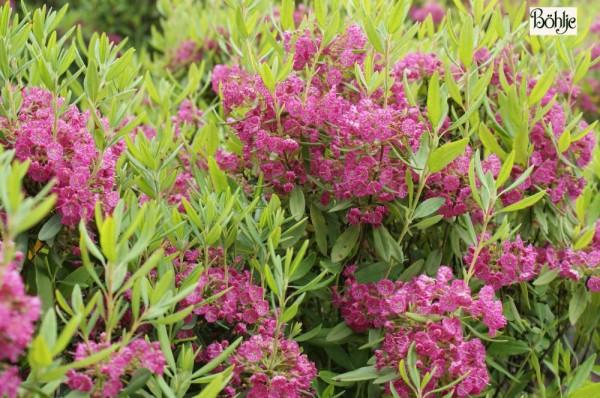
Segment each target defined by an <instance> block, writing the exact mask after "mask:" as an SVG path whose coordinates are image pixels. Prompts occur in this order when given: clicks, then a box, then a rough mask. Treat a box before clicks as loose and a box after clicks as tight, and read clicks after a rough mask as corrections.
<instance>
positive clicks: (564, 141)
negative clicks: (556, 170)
mask: <svg viewBox="0 0 600 398" xmlns="http://www.w3.org/2000/svg"><path fill="white" fill-rule="evenodd" d="M569 146H571V132H570V131H569V130H566V131H564V132H563V133H562V134H561V136H560V138H559V139H558V151H559V152H560V153H564V152H566V151H567V149H569Z"/></svg>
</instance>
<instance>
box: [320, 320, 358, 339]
mask: <svg viewBox="0 0 600 398" xmlns="http://www.w3.org/2000/svg"><path fill="white" fill-rule="evenodd" d="M352 334H354V331H353V330H352V329H350V328H349V327H348V326H347V325H346V324H345V323H344V322H341V323H338V324H337V325H336V326H335V327H334V328H333V329H331V330H330V331H329V333H327V336H326V337H325V341H327V342H328V343H334V342H338V341H342V340H344V339H345V338H347V337H350V336H352Z"/></svg>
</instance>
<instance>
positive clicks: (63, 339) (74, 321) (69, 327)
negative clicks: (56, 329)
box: [51, 313, 81, 357]
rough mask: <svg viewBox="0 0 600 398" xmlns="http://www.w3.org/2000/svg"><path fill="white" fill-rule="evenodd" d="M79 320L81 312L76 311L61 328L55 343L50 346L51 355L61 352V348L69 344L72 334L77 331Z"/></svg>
mask: <svg viewBox="0 0 600 398" xmlns="http://www.w3.org/2000/svg"><path fill="white" fill-rule="evenodd" d="M80 322H81V314H80V313H77V314H76V315H75V316H73V317H72V318H71V319H70V320H69V322H68V323H67V324H66V325H65V326H64V327H63V328H62V330H61V332H60V335H59V336H58V339H57V340H56V343H54V345H53V346H52V347H51V348H52V351H51V355H52V356H53V357H55V356H57V355H58V354H60V353H62V352H63V350H64V349H65V348H66V347H67V346H68V345H69V343H70V342H71V340H72V339H73V335H74V334H75V332H77V328H78V327H79V323H80Z"/></svg>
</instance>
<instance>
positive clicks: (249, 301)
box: [166, 247, 270, 337]
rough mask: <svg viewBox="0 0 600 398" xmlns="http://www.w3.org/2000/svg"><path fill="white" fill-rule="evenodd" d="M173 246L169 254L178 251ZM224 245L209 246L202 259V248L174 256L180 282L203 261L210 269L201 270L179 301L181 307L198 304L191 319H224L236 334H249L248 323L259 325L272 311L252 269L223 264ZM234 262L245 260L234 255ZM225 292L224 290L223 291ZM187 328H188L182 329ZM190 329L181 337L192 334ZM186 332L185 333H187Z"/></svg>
mask: <svg viewBox="0 0 600 398" xmlns="http://www.w3.org/2000/svg"><path fill="white" fill-rule="evenodd" d="M175 252H176V250H175V249H174V248H173V247H169V248H168V249H167V250H166V253H167V254H172V253H175ZM223 254H224V253H223V248H221V247H218V248H213V247H209V248H208V258H203V259H200V258H199V256H200V251H199V250H188V251H186V252H185V253H183V255H182V256H180V257H179V258H176V259H175V260H174V264H175V266H176V269H177V275H176V279H175V280H176V283H177V284H179V283H181V282H182V281H183V280H184V279H185V278H186V277H187V276H188V275H189V274H190V273H191V272H192V271H193V269H194V268H195V267H196V266H197V264H198V263H200V262H202V263H203V264H205V265H207V269H206V270H205V271H204V272H203V273H202V275H201V276H200V279H199V280H198V284H197V286H196V289H195V290H194V291H193V292H192V293H191V294H190V295H188V296H187V297H185V298H184V299H183V300H182V301H181V302H180V304H179V306H180V307H181V308H185V307H189V306H197V308H195V309H194V311H193V312H192V314H190V316H189V320H191V319H192V318H193V316H194V315H199V316H201V317H202V318H204V320H205V321H206V322H207V323H209V324H214V323H216V322H225V323H227V324H228V325H230V326H232V327H233V330H234V332H235V333H237V334H241V335H243V334H246V333H247V332H248V326H251V325H253V326H258V325H260V323H261V322H262V321H264V319H265V318H266V317H267V315H269V313H270V307H269V302H268V301H266V300H265V299H264V295H265V292H264V289H263V288H262V287H260V286H257V285H255V284H254V283H253V281H252V277H251V275H250V272H248V271H247V270H242V271H237V270H236V269H235V268H233V267H231V266H227V265H225V264H224V262H225V261H226V260H225V258H224V257H223ZM234 262H235V264H234V265H236V264H240V263H241V262H242V259H241V258H239V257H238V258H236V259H235V261H234ZM223 292H224V293H223ZM220 293H223V294H222V295H221V296H220V297H219V298H217V299H216V300H214V301H212V302H210V303H208V304H204V305H200V306H198V305H199V304H200V303H202V302H203V301H204V300H205V299H206V298H208V297H211V296H213V295H217V294H220ZM182 332H186V331H182ZM190 332H191V331H187V335H186V333H183V334H181V336H180V337H190V336H189V335H190ZM184 335H185V336H184Z"/></svg>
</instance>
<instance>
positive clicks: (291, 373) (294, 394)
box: [227, 333, 317, 398]
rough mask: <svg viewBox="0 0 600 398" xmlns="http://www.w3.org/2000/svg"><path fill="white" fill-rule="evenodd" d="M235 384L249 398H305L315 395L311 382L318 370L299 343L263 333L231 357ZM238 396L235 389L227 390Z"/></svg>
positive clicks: (229, 393)
mask: <svg viewBox="0 0 600 398" xmlns="http://www.w3.org/2000/svg"><path fill="white" fill-rule="evenodd" d="M231 363H232V364H233V365H234V366H235V368H234V374H235V376H234V380H233V384H234V385H237V386H239V387H237V389H238V390H239V389H242V390H243V391H246V392H247V395H246V397H248V398H263V397H269V398H301V397H310V396H313V394H312V393H311V388H310V383H311V381H312V379H314V378H315V377H316V376H317V368H316V367H315V365H314V364H313V363H312V362H311V361H309V360H308V358H307V356H306V355H304V354H302V353H301V351H300V347H299V346H298V343H296V342H295V341H293V340H287V339H284V338H282V337H281V336H280V337H279V338H278V339H275V338H274V337H273V336H272V334H271V335H268V334H266V333H259V334H256V335H254V336H252V337H250V338H249V339H248V340H246V341H245V342H243V343H242V344H241V345H240V347H239V348H238V349H237V351H236V353H235V354H234V355H233V356H232V357H231ZM227 393H228V395H229V396H231V397H233V396H235V390H234V389H233V388H229V389H228V390H227Z"/></svg>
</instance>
